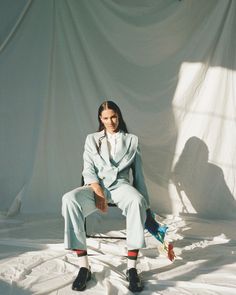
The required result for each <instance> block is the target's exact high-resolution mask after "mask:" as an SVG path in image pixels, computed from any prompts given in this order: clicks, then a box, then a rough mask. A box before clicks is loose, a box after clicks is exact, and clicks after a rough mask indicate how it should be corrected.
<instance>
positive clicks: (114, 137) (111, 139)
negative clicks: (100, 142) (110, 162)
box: [106, 131, 120, 159]
mask: <svg viewBox="0 0 236 295" xmlns="http://www.w3.org/2000/svg"><path fill="white" fill-rule="evenodd" d="M106 136H107V145H108V150H109V154H110V159H114V157H115V154H116V153H117V142H118V141H119V140H120V131H118V132H116V133H109V132H107V133H106Z"/></svg>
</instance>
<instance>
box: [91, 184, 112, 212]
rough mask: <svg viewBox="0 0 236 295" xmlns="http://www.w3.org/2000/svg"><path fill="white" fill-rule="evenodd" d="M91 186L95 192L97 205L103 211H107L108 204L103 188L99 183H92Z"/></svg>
mask: <svg viewBox="0 0 236 295" xmlns="http://www.w3.org/2000/svg"><path fill="white" fill-rule="evenodd" d="M90 186H91V188H92V189H93V192H94V198H95V206H96V207H97V208H98V209H99V210H101V211H102V212H104V213H105V212H107V209H108V205H107V200H106V197H105V195H104V191H103V189H102V188H101V186H100V185H99V183H91V184H90Z"/></svg>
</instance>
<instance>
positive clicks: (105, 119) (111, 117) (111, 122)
mask: <svg viewBox="0 0 236 295" xmlns="http://www.w3.org/2000/svg"><path fill="white" fill-rule="evenodd" d="M100 120H101V121H102V123H103V125H104V127H105V129H106V131H107V132H109V133H115V132H117V131H118V125H119V118H118V115H117V113H116V112H114V111H113V110H111V109H106V110H104V111H102V113H101V116H100Z"/></svg>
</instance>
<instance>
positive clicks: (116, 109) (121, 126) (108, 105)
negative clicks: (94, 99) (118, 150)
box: [98, 100, 128, 133]
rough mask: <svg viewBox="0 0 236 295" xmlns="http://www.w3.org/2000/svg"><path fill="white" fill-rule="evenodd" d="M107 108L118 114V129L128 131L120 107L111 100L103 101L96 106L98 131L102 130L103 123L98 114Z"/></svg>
mask: <svg viewBox="0 0 236 295" xmlns="http://www.w3.org/2000/svg"><path fill="white" fill-rule="evenodd" d="M107 109H110V110H113V111H114V112H115V113H116V114H117V115H118V119H119V125H118V129H119V130H122V131H124V132H125V133H128V130H127V127H126V124H125V121H124V119H123V116H122V114H121V110H120V108H119V107H118V105H117V104H116V103H114V102H113V101H111V100H106V101H104V102H103V103H102V104H101V105H100V107H99V108H98V122H99V127H98V131H102V130H104V125H103V123H102V121H101V119H100V116H101V114H102V112H103V111H104V110H107Z"/></svg>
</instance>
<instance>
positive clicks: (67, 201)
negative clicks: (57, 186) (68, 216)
mask: <svg viewBox="0 0 236 295" xmlns="http://www.w3.org/2000/svg"><path fill="white" fill-rule="evenodd" d="M74 199H75V195H74V194H73V193H72V192H68V193H66V194H64V195H63V197H62V204H63V205H69V204H70V203H71V202H72V201H74Z"/></svg>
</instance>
